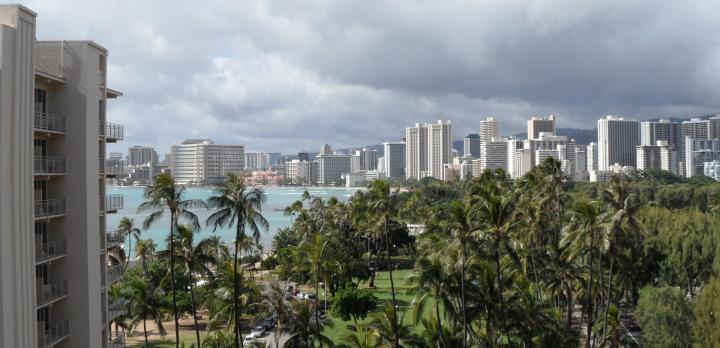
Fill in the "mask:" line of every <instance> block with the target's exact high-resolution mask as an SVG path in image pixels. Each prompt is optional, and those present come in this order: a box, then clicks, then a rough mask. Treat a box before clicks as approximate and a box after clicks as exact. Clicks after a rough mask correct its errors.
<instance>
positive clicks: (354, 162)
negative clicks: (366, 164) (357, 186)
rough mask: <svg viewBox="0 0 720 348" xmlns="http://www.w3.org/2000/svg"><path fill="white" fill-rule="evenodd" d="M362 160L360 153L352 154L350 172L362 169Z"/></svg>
mask: <svg viewBox="0 0 720 348" xmlns="http://www.w3.org/2000/svg"><path fill="white" fill-rule="evenodd" d="M360 162H361V158H360V154H359V153H355V154H352V155H350V173H357V172H359V171H361V170H362V169H361V166H360Z"/></svg>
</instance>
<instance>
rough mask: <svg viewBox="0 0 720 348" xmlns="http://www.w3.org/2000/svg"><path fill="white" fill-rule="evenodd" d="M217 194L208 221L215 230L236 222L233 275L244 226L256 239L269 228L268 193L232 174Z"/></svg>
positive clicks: (235, 305)
mask: <svg viewBox="0 0 720 348" xmlns="http://www.w3.org/2000/svg"><path fill="white" fill-rule="evenodd" d="M215 193H216V195H215V196H212V197H210V198H209V199H208V205H209V206H210V207H211V208H213V209H215V212H214V213H213V214H212V215H210V216H209V217H208V218H207V221H206V224H207V225H209V226H213V229H214V230H216V229H218V228H220V227H225V226H227V227H230V226H232V225H233V224H235V250H234V253H235V255H234V257H233V269H235V272H234V274H237V270H238V252H239V249H240V244H239V243H240V242H241V241H242V240H243V239H244V237H245V229H246V228H249V229H250V232H251V233H252V236H253V238H255V240H259V239H260V230H267V229H268V226H269V225H268V222H267V220H266V219H265V217H264V216H263V215H262V214H261V211H262V205H263V203H265V200H266V197H265V192H263V190H262V189H260V188H251V187H248V186H247V185H246V184H245V179H244V178H242V177H239V176H236V175H234V174H230V176H228V178H227V180H225V183H224V185H222V186H220V187H218V188H217V189H216V190H215ZM239 278H241V277H235V280H234V282H233V283H234V286H233V312H234V314H233V315H234V317H235V318H234V322H235V328H234V330H233V332H234V333H235V347H236V348H240V336H242V332H241V331H240V330H241V327H240V307H239V305H238V301H237V299H238V297H239V295H240V281H241V279H239Z"/></svg>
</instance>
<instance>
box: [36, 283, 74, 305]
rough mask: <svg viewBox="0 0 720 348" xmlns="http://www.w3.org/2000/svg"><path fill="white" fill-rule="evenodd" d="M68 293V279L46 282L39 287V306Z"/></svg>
mask: <svg viewBox="0 0 720 348" xmlns="http://www.w3.org/2000/svg"><path fill="white" fill-rule="evenodd" d="M67 295H68V285H67V281H66V280H64V281H62V282H57V283H52V284H44V285H40V286H38V288H37V307H38V308H41V307H44V306H47V305H48V304H50V303H53V302H55V301H57V300H59V299H61V298H63V297H65V296H67Z"/></svg>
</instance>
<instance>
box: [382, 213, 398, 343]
mask: <svg viewBox="0 0 720 348" xmlns="http://www.w3.org/2000/svg"><path fill="white" fill-rule="evenodd" d="M384 224H385V227H384V230H385V249H386V250H387V265H388V271H389V272H390V292H391V293H392V304H393V321H392V325H393V331H394V336H395V337H394V340H395V341H394V345H393V347H395V348H399V347H400V337H398V322H397V308H396V307H397V301H396V299H395V281H394V280H393V274H392V265H391V264H390V262H391V261H390V237H389V235H388V230H387V217H386V218H385V222H384Z"/></svg>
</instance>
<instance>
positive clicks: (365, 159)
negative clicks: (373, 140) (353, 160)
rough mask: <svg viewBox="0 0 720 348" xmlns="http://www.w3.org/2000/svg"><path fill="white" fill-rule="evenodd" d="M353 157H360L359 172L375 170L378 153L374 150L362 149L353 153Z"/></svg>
mask: <svg viewBox="0 0 720 348" xmlns="http://www.w3.org/2000/svg"><path fill="white" fill-rule="evenodd" d="M355 155H356V156H359V157H360V162H359V165H360V169H359V170H368V171H369V170H377V166H378V153H377V151H375V150H372V149H368V148H363V149H362V150H357V151H355Z"/></svg>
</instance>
